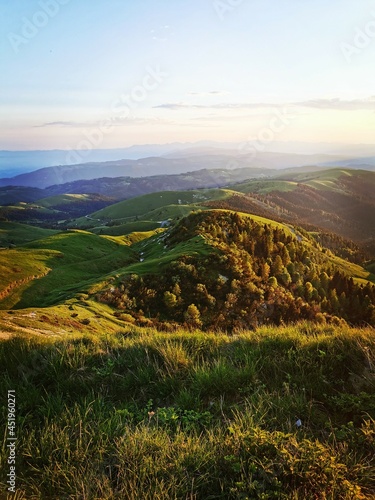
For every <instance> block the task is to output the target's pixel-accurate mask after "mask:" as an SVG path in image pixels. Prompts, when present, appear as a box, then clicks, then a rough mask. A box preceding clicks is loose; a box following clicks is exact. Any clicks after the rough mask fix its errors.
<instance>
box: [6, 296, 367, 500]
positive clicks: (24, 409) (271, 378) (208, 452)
mask: <svg viewBox="0 0 375 500" xmlns="http://www.w3.org/2000/svg"><path fill="white" fill-rule="evenodd" d="M74 307H76V306H74ZM79 312H80V311H79ZM47 314H48V313H47ZM50 315H51V316H52V313H50ZM65 316H66V317H65ZM65 316H64V318H65V319H63V320H62V323H63V324H65V323H66V322H67V321H68V319H67V315H65ZM64 322H65V323H64ZM84 328H88V327H86V326H85V327H84ZM374 352H375V340H374V336H373V331H372V330H370V329H368V330H360V329H355V330H352V329H349V328H339V327H336V328H335V327H331V326H330V327H328V326H316V325H315V326H314V325H311V324H308V323H304V324H300V325H296V326H290V327H288V328H279V329H274V328H261V329H260V330H258V331H256V332H243V333H241V334H239V335H236V336H232V337H230V336H227V335H223V334H220V333H215V334H213V333H202V332H199V331H192V332H187V331H182V330H180V331H176V332H174V333H163V332H157V331H155V330H151V329H140V328H134V327H122V328H120V327H119V328H118V329H117V331H116V330H115V329H114V327H113V325H112V327H111V328H109V327H108V330H107V331H106V332H105V333H104V332H103V333H99V332H98V331H97V332H95V331H94V330H92V331H91V333H90V332H88V331H86V330H84V331H82V332H81V333H79V334H77V333H71V334H65V335H60V336H58V337H56V338H52V337H46V336H36V335H35V336H32V335H24V336H14V337H12V338H10V339H8V340H5V341H2V342H1V343H0V374H1V376H0V390H1V392H2V394H6V393H7V391H8V390H10V389H12V390H15V391H16V401H17V436H18V439H17V456H18V462H17V481H18V483H17V487H18V492H19V497H18V498H25V499H26V498H27V499H28V500H35V499H51V500H52V499H55V498H87V499H89V498H90V499H91V498H93V499H94V498H95V499H96V498H97V499H99V498H100V499H108V500H109V499H114V498H118V499H124V500H127V499H129V500H130V499H131V500H137V499H139V498H142V499H146V500H151V499H157V500H164V499H167V498H176V499H177V498H181V499H185V498H194V499H197V500H198V499H202V500H206V499H209V498H212V499H213V498H222V499H240V498H254V499H271V498H279V499H290V498H295V499H307V500H309V499H311V500H312V499H316V498H327V499H328V498H330V499H335V500H336V499H337V500H340V499H343V500H349V499H352V500H354V499H371V498H374V495H375V487H374V484H375V459H374V453H373V440H374V436H375V422H374V418H375V396H374V384H375V378H374V371H373V366H374V363H375V358H374ZM5 404H6V401H5V399H4V398H3V403H2V405H3V409H4V411H2V412H1V419H2V421H1V424H2V428H4V429H5V425H6V422H5V416H6V412H5ZM297 419H301V421H302V426H301V428H297V427H296V421H297ZM7 453H8V452H7V449H6V446H5V441H3V442H2V446H1V452H0V461H1V462H0V464H1V466H2V467H1V468H2V470H3V471H5V470H6V464H5V462H6V459H7ZM0 481H1V482H0V488H2V489H3V490H4V491H5V488H6V485H5V476H2V477H1V479H0Z"/></svg>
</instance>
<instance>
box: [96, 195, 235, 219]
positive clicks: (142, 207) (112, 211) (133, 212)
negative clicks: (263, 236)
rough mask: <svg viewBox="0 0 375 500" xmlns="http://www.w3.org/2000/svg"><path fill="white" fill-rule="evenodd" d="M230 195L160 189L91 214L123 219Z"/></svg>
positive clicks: (97, 217)
mask: <svg viewBox="0 0 375 500" xmlns="http://www.w3.org/2000/svg"><path fill="white" fill-rule="evenodd" d="M229 195H230V191H228V190H225V189H201V190H192V191H160V192H156V193H151V194H146V195H144V196H138V197H137V198H133V199H131V200H125V201H122V202H120V203H116V204H114V205H111V206H110V207H108V208H105V209H103V210H100V211H99V212H95V213H93V214H91V217H92V218H93V219H123V218H124V217H135V216H141V215H143V214H146V213H148V212H151V211H153V210H156V209H158V208H162V207H165V206H169V205H190V204H199V203H202V202H204V201H208V200H212V199H222V198H226V197H228V196H229Z"/></svg>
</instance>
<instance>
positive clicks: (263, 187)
mask: <svg viewBox="0 0 375 500" xmlns="http://www.w3.org/2000/svg"><path fill="white" fill-rule="evenodd" d="M233 187H234V189H235V190H236V191H238V192H240V193H259V194H268V193H271V192H273V191H281V192H288V191H294V190H295V189H296V188H297V183H296V182H291V181H278V180H276V181H275V180H262V181H248V182H243V183H241V184H236V185H235V186H233Z"/></svg>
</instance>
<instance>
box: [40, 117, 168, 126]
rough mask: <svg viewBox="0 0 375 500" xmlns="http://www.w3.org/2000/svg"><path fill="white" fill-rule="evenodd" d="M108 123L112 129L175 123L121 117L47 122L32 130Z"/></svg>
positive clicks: (153, 118) (154, 119)
mask: <svg viewBox="0 0 375 500" xmlns="http://www.w3.org/2000/svg"><path fill="white" fill-rule="evenodd" d="M103 122H106V123H107V125H110V126H112V127H122V126H125V125H144V124H156V125H164V124H171V123H174V121H172V120H166V119H163V118H158V117H131V118H120V117H112V118H107V119H105V120H102V121H100V120H99V121H95V122H93V121H92V122H89V121H88V122H75V121H56V122H47V123H41V124H39V125H34V126H33V127H32V128H49V127H67V128H73V127H74V128H83V127H85V128H90V127H98V126H101V125H102V124H103Z"/></svg>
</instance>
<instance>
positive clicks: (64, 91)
mask: <svg viewBox="0 0 375 500" xmlns="http://www.w3.org/2000/svg"><path fill="white" fill-rule="evenodd" d="M0 21H1V22H0V149H7V150H30V149H32V150H33V149H46V150H48V149H66V150H80V149H89V148H92V149H97V148H120V147H127V146H131V145H133V144H147V143H151V144H159V143H170V142H192V141H200V140H214V141H226V142H232V141H235V142H239V143H241V144H243V145H244V148H246V144H247V142H248V141H257V142H258V143H259V144H260V145H261V146H267V147H271V146H272V142H274V141H306V142H312V143H314V142H339V143H343V144H345V143H351V144H353V143H358V144H360V143H367V144H371V143H374V137H375V134H374V132H375V88H374V82H375V64H374V61H375V2H374V1H368V0H329V2H327V0H324V1H323V0H283V1H280V0H132V1H130V0H90V1H87V0H37V1H35V0H1V2H0ZM271 149H272V148H271Z"/></svg>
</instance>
